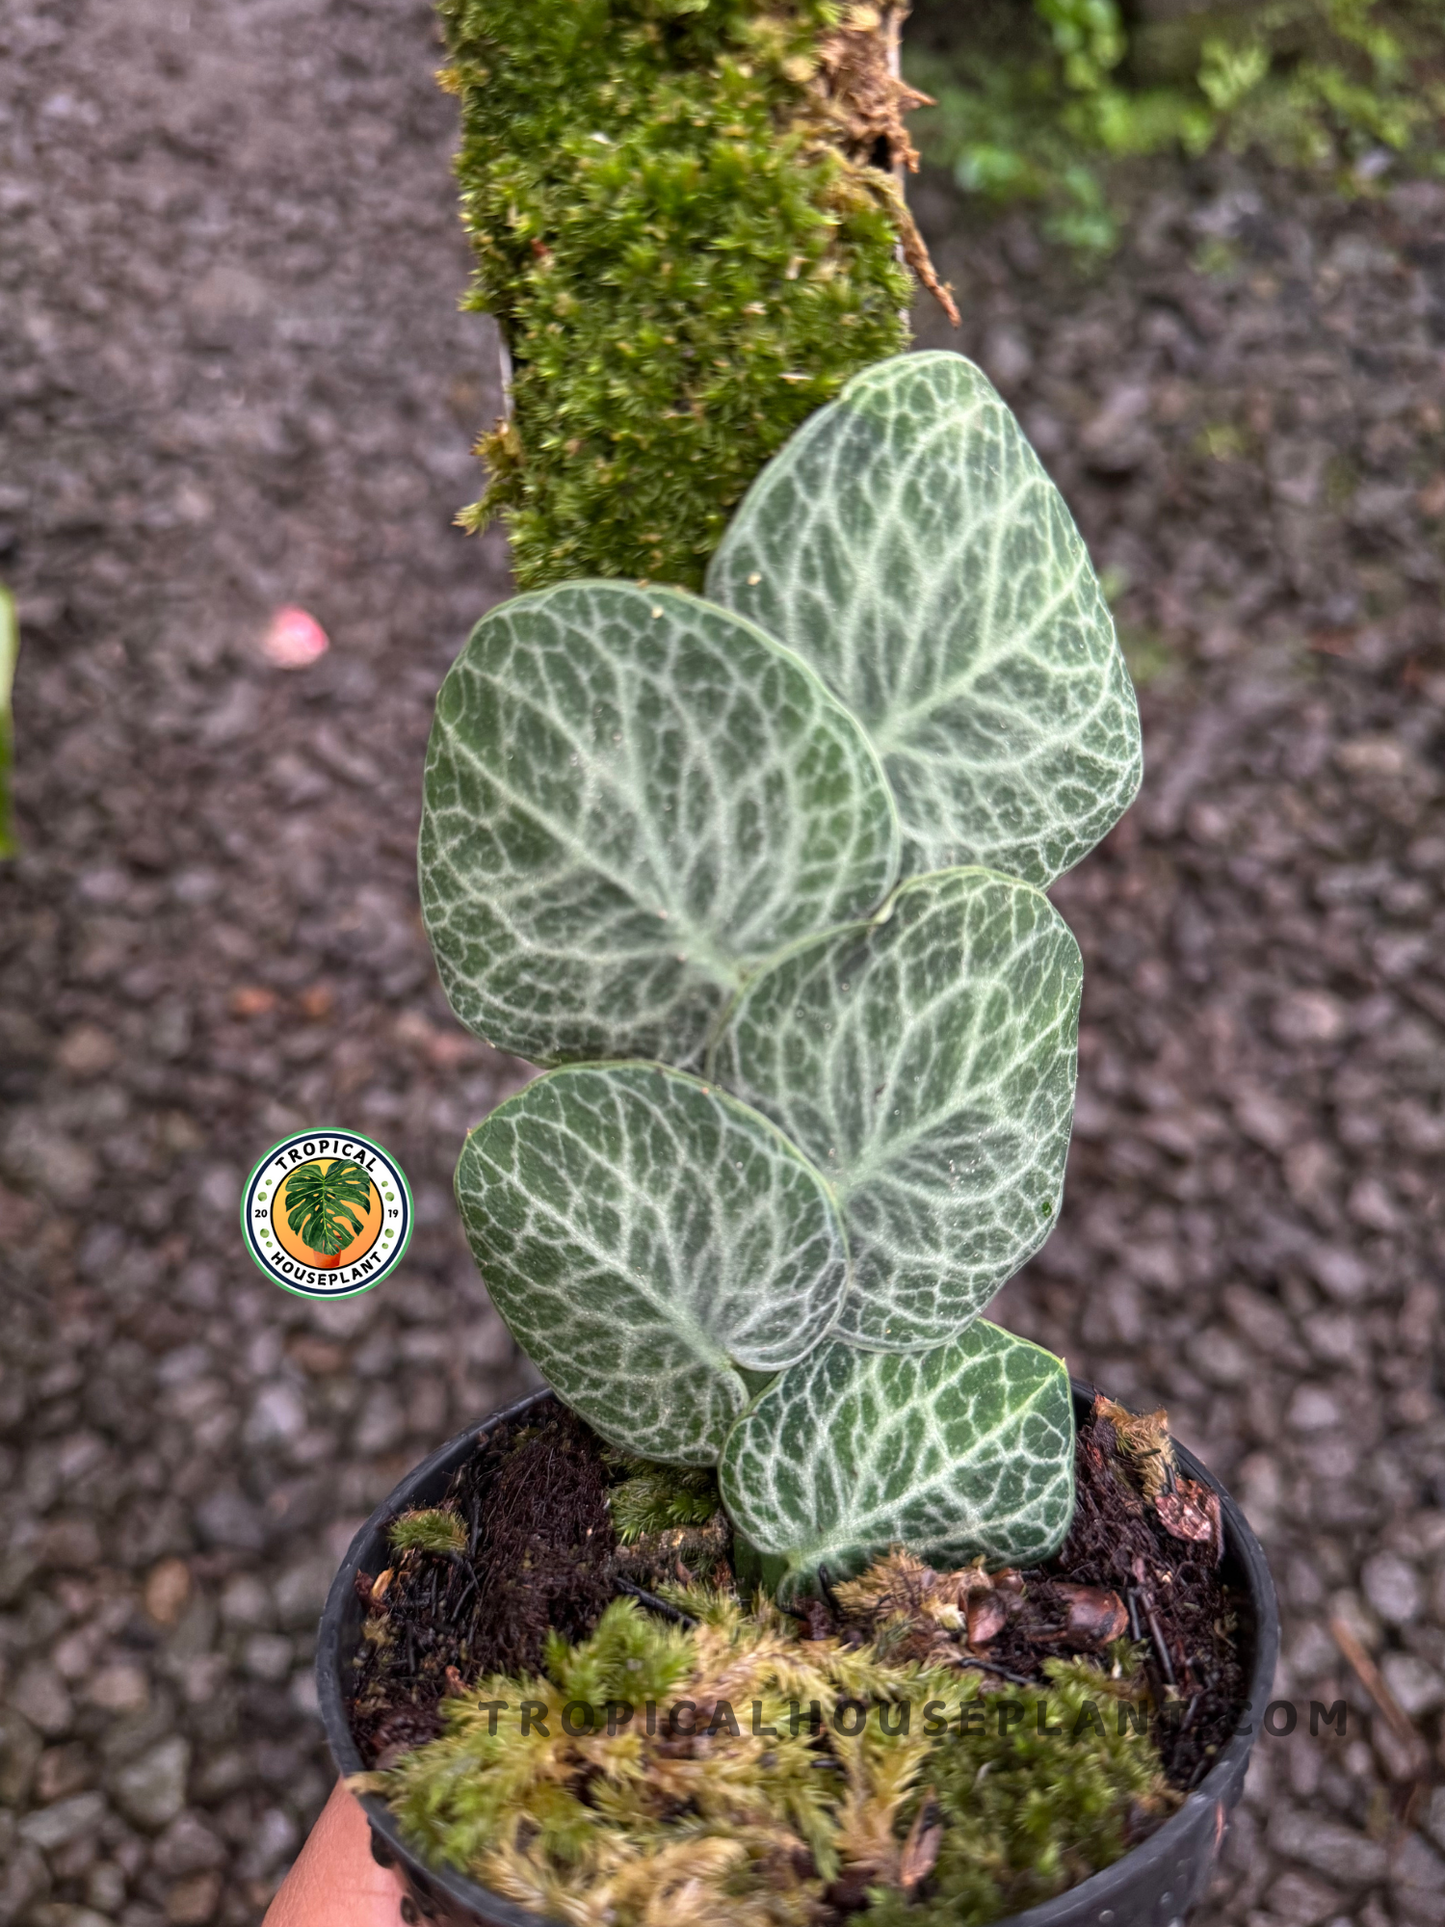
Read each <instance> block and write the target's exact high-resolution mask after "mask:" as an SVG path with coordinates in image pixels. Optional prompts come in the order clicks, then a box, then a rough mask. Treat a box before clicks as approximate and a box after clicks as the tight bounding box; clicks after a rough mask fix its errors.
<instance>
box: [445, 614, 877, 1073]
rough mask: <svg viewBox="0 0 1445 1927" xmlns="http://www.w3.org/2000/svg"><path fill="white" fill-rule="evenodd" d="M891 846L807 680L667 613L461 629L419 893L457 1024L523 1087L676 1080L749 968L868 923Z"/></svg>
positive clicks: (864, 761)
mask: <svg viewBox="0 0 1445 1927" xmlns="http://www.w3.org/2000/svg"><path fill="white" fill-rule="evenodd" d="M897 865H898V826H897V819H896V814H895V811H894V808H893V804H892V800H891V797H890V795H889V791H888V785H887V783H886V781H885V780H884V777H883V773H882V770H881V768H880V765H879V763H878V759H877V756H876V755H875V753H874V751H873V750H872V748H871V747H870V745H869V743H868V741H867V738H866V736H865V735H864V733H863V731H862V729H861V728H860V727H859V725H858V723H857V722H856V721H855V720H854V718H853V717H851V716H850V715H849V714H848V713H847V711H846V710H845V709H844V708H843V707H842V705H841V704H840V703H839V702H838V701H837V699H836V698H835V697H833V696H831V695H830V694H829V693H828V691H827V690H826V689H825V688H824V687H823V684H822V683H821V682H820V681H819V679H818V677H817V676H816V675H815V674H814V673H813V671H812V670H811V669H809V668H808V667H807V666H806V665H805V664H803V663H801V662H800V661H798V659H797V658H796V657H795V656H794V655H793V654H792V653H791V652H790V651H788V650H786V649H783V648H781V647H780V646H779V645H778V644H776V643H775V642H773V641H772V640H771V638H769V637H767V636H765V635H763V634H762V633H761V632H760V631H759V630H757V629H755V628H754V627H753V626H752V625H751V624H750V623H748V622H745V621H743V620H741V619H740V618H739V617H737V616H735V615H733V614H731V613H729V612H728V611H727V610H725V609H718V608H716V607H714V606H713V605H712V604H710V603H706V602H703V601H702V600H701V599H700V598H698V597H697V596H692V595H687V594H684V593H683V592H682V591H681V590H676V589H640V588H637V587H635V586H634V585H632V584H629V583H623V582H582V583H568V584H564V585H563V586H562V587H560V588H556V589H548V590H545V591H543V592H542V593H540V594H537V595H525V596H518V597H516V598H515V599H514V600H513V601H511V602H506V603H503V604H502V605H501V607H500V608H497V609H494V610H492V611H491V613H490V614H488V615H486V616H484V617H483V619H482V620H481V622H479V623H478V624H477V627H476V628H475V629H474V630H473V632H472V636H471V639H470V640H469V642H468V643H467V646H466V648H465V649H464V650H463V651H462V654H461V655H460V657H459V658H458V659H457V661H456V662H455V663H454V664H453V666H452V669H451V670H450V672H449V673H448V675H447V677H446V680H445V682H444V683H443V684H442V688H441V693H440V695H439V696H438V698H437V707H436V721H435V723H434V725H433V728H432V734H431V742H430V745H429V748H428V752H427V767H426V785H425V795H424V802H423V812H422V829H421V848H420V872H421V898H422V911H423V915H424V918H425V921H426V927H427V934H428V935H429V937H430V938H431V944H432V949H433V951H434V952H435V955H436V960H437V966H438V969H439V971H440V973H441V978H442V983H443V985H444V986H445V989H446V992H447V995H448V997H449V998H450V999H451V1003H452V1007H453V1009H454V1010H455V1011H456V1013H457V1015H458V1016H459V1017H460V1018H461V1020H462V1022H463V1023H465V1024H467V1025H469V1026H470V1027H471V1029H473V1030H475V1031H477V1032H478V1033H479V1034H480V1035H481V1036H483V1037H485V1038H486V1039H487V1040H488V1041H489V1042H491V1043H493V1044H496V1045H498V1046H499V1047H501V1048H502V1049H505V1050H510V1051H515V1052H517V1053H518V1054H519V1055H520V1056H523V1057H529V1058H532V1059H533V1060H534V1061H536V1062H540V1063H555V1062H563V1061H567V1060H569V1059H577V1058H588V1057H614V1056H616V1057H655V1058H662V1059H664V1060H666V1061H668V1062H671V1063H679V1064H681V1063H687V1062H688V1061H689V1060H691V1059H692V1058H693V1057H694V1056H695V1054H696V1053H697V1051H698V1050H699V1049H700V1047H701V1045H702V1043H703V1041H704V1040H705V1038H706V1035H707V1032H708V1030H709V1028H710V1027H711V1025H712V1024H713V1023H714V1022H715V1020H716V1018H717V1016H718V1014H719V1013H720V1011H721V1009H722V1007H723V1005H724V1004H725V1003H726V1001H727V999H728V997H729V996H730V995H731V993H732V992H733V991H734V990H735V989H736V988H737V986H738V985H739V983H740V982H741V981H742V978H743V976H744V974H745V972H746V970H747V969H748V967H749V966H751V965H754V964H756V963H757V962H758V961H759V960H760V959H761V958H763V957H765V956H767V955H768V954H769V953H770V952H772V951H774V950H776V949H777V948H778V947H779V946H780V945H783V944H786V943H789V942H791V941H792V940H794V939H795V938H797V937H800V936H802V935H805V934H806V933H807V932H809V931H812V930H818V929H823V928H826V927H827V925H828V924H830V923H837V922H840V921H843V920H845V919H847V918H849V917H854V916H860V915H863V914H864V913H866V912H867V911H868V910H871V909H872V908H873V907H874V906H875V905H876V904H877V903H878V902H879V901H881V899H882V897H883V896H884V895H885V893H886V892H887V890H888V889H889V887H890V885H891V884H892V882H893V880H894V878H895V876H896V874H897Z"/></svg>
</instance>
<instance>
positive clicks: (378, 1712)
mask: <svg viewBox="0 0 1445 1927" xmlns="http://www.w3.org/2000/svg"><path fill="white" fill-rule="evenodd" d="M1075 1466H1076V1477H1077V1490H1078V1498H1077V1504H1076V1508H1075V1514H1074V1522H1073V1525H1072V1527H1071V1529H1070V1533H1069V1537H1068V1539H1067V1540H1066V1542H1065V1544H1064V1546H1063V1548H1062V1550H1061V1551H1060V1552H1059V1553H1058V1554H1057V1556H1056V1557H1055V1558H1053V1559H1051V1560H1050V1561H1048V1562H1047V1564H1045V1565H1043V1566H1040V1567H1034V1568H1031V1569H1029V1570H1026V1571H1025V1572H1023V1573H1022V1574H1021V1575H1020V1578H1021V1581H1022V1584H1021V1586H1020V1587H1019V1588H1018V1589H1017V1591H1016V1592H1015V1593H1013V1594H1011V1595H1010V1596H1009V1600H1008V1610H1007V1616H1006V1617H1004V1618H1003V1620H1002V1623H1001V1624H1000V1625H999V1626H998V1627H997V1630H995V1631H994V1632H993V1636H992V1637H991V1638H988V1639H987V1641H986V1643H984V1641H982V1640H980V1639H977V1638H976V1639H975V1640H974V1646H975V1650H974V1651H973V1652H971V1653H970V1654H969V1655H967V1656H966V1657H965V1658H964V1659H963V1661H962V1663H963V1664H964V1665H966V1666H970V1667H974V1668H977V1669H978V1670H980V1671H982V1672H983V1673H985V1674H986V1675H988V1676H989V1677H990V1678H991V1679H993V1680H995V1681H997V1683H998V1686H999V1689H1000V1690H1001V1691H1007V1690H1008V1687H1009V1686H1010V1685H1011V1684H1012V1685H1020V1686H1022V1685H1030V1686H1037V1685H1042V1684H1045V1683H1046V1678H1047V1676H1046V1674H1045V1672H1044V1667H1045V1664H1046V1663H1047V1661H1049V1660H1051V1659H1070V1658H1075V1657H1079V1656H1091V1657H1097V1656H1098V1655H1099V1654H1100V1652H1101V1650H1102V1649H1103V1648H1104V1647H1105V1646H1107V1644H1108V1643H1109V1641H1110V1640H1112V1639H1114V1638H1117V1637H1119V1636H1120V1635H1121V1633H1122V1632H1127V1633H1128V1634H1129V1635H1130V1637H1131V1638H1133V1639H1134V1640H1135V1641H1136V1642H1137V1643H1138V1650H1139V1651H1140V1654H1141V1657H1142V1664H1143V1668H1144V1671H1145V1674H1146V1675H1147V1678H1148V1682H1149V1687H1150V1691H1151V1694H1152V1697H1153V1701H1154V1704H1155V1706H1156V1708H1158V1709H1160V1717H1159V1718H1158V1720H1157V1721H1156V1722H1155V1725H1154V1731H1155V1734H1156V1737H1157V1740H1158V1744H1159V1749H1160V1755H1161V1759H1162V1762H1163V1766H1164V1771H1165V1774H1166V1776H1167V1777H1168V1779H1169V1781H1170V1783H1171V1785H1173V1786H1175V1787H1177V1788H1180V1789H1182V1790H1188V1789H1190V1788H1192V1787H1194V1786H1196V1785H1197V1784H1198V1783H1199V1781H1200V1780H1201V1779H1202V1778H1203V1777H1204V1774H1205V1773H1206V1772H1207V1771H1208V1769H1209V1767H1210V1765H1211V1764H1212V1762H1213V1760H1214V1759H1215V1757H1216V1756H1217V1754H1218V1752H1219V1750H1220V1748H1221V1747H1222V1746H1223V1744H1224V1742H1225V1741H1226V1740H1227V1739H1228V1737H1229V1735H1230V1733H1231V1732H1232V1730H1233V1727H1234V1724H1235V1721H1236V1719H1237V1717H1238V1713H1239V1709H1240V1707H1241V1705H1242V1704H1243V1700H1244V1687H1245V1680H1244V1669H1243V1665H1242V1663H1241V1659H1240V1655H1239V1651H1238V1646H1237V1639H1236V1632H1237V1622H1238V1606H1239V1603H1240V1602H1239V1601H1238V1600H1237V1599H1236V1598H1235V1597H1234V1596H1233V1595H1232V1593H1231V1590H1230V1588H1229V1586H1228V1585H1227V1583H1226V1582H1225V1581H1224V1579H1223V1576H1222V1574H1221V1572H1220V1569H1219V1566H1218V1563H1217V1552H1218V1546H1219V1539H1218V1533H1217V1513H1216V1515H1215V1519H1216V1531H1215V1533H1214V1535H1213V1536H1212V1537H1188V1538H1184V1537H1180V1536H1177V1535H1176V1534H1175V1533H1172V1532H1170V1531H1168V1530H1166V1528H1165V1526H1164V1524H1163V1523H1162V1522H1161V1519H1160V1514H1159V1509H1158V1506H1157V1505H1156V1504H1155V1503H1153V1502H1151V1501H1150V1499H1148V1498H1147V1497H1146V1495H1145V1490H1144V1487H1143V1485H1142V1484H1141V1481H1140V1475H1139V1470H1138V1461H1137V1459H1136V1458H1131V1457H1130V1456H1129V1455H1128V1454H1126V1453H1125V1452H1124V1451H1122V1450H1121V1449H1120V1441H1119V1439H1118V1437H1117V1434H1116V1430H1115V1427H1114V1425H1113V1423H1112V1422H1111V1420H1110V1419H1109V1417H1108V1416H1106V1415H1105V1414H1104V1412H1103V1411H1102V1410H1101V1408H1100V1407H1099V1406H1096V1408H1095V1411H1094V1413H1093V1414H1092V1415H1091V1416H1090V1418H1089V1419H1087V1420H1086V1421H1085V1423H1084V1424H1083V1425H1081V1427H1080V1428H1079V1437H1078V1444H1077V1450H1076V1460H1075ZM622 1476H624V1475H623V1474H622V1473H621V1472H620V1471H618V1470H615V1469H614V1468H613V1467H612V1466H611V1465H610V1464H609V1462H608V1459H607V1458H606V1457H605V1456H604V1447H603V1446H602V1445H601V1443H600V1441H599V1440H598V1439H597V1437H596V1435H595V1434H594V1433H593V1432H592V1431H591V1430H590V1429H589V1428H588V1427H587V1426H586V1425H585V1424H584V1423H583V1422H582V1421H581V1420H580V1419H579V1418H578V1417H577V1416H576V1415H575V1414H574V1413H573V1412H571V1411H569V1410H568V1409H567V1408H566V1407H565V1406H563V1405H561V1404H560V1403H551V1404H548V1405H543V1406H542V1407H540V1408H539V1409H537V1410H536V1411H535V1412H534V1413H529V1414H528V1415H527V1416H526V1417H525V1418H522V1419H517V1420H513V1421H511V1422H509V1423H506V1424H504V1425H502V1426H499V1427H497V1428H496V1429H495V1430H494V1431H493V1432H491V1433H490V1434H488V1435H487V1437H486V1438H485V1439H483V1440H482V1441H481V1443H480V1448H479V1450H478V1452H477V1453H476V1455H475V1456H474V1457H473V1458H472V1459H471V1460H469V1461H468V1462H467V1464H465V1465H464V1466H462V1467H461V1468H460V1470H459V1471H458V1472H457V1473H456V1475H455V1477H454V1479H453V1481H452V1485H451V1487H450V1489H449V1491H448V1494H447V1498H446V1504H447V1505H448V1506H450V1507H451V1508H452V1509H453V1510H454V1511H455V1512H456V1513H457V1515H458V1516H459V1517H460V1518H461V1519H462V1521H463V1522H464V1523H465V1526H466V1530H467V1549H466V1551H465V1553H462V1552H457V1553H449V1554H440V1553H423V1552H416V1551H413V1552H408V1553H406V1554H404V1555H402V1556H401V1557H400V1558H399V1559H398V1560H397V1562H396V1564H395V1566H394V1567H392V1568H391V1569H390V1570H389V1572H386V1573H381V1574H375V1575H373V1574H366V1573H361V1574H358V1575H357V1587H358V1590H359V1591H360V1592H361V1593H362V1594H363V1596H364V1597H366V1598H367V1599H368V1601H369V1602H370V1603H371V1606H372V1620H373V1624H374V1625H376V1630H377V1631H378V1632H381V1633H383V1634H384V1636H383V1637H379V1638H369V1639H368V1640H367V1641H366V1643H365V1645H364V1648H363V1653H362V1657H361V1661H360V1665H359V1670H358V1673H357V1676H356V1686H355V1690H354V1693H353V1696H352V1700H351V1708H350V1710H351V1723H352V1731H353V1734H354V1736H355V1738H356V1742H357V1745H358V1747H359V1749H360V1751H361V1754H362V1757H363V1759H364V1760H365V1762H366V1764H367V1765H368V1766H377V1765H382V1766H384V1765H389V1764H390V1763H391V1762H392V1761H394V1760H395V1759H397V1758H399V1757H400V1755H401V1754H403V1753H405V1752H407V1751H409V1750H410V1749H412V1748H414V1747H416V1746H419V1745H421V1744H422V1743H423V1742H424V1741H426V1740H428V1739H431V1738H433V1737H434V1736H435V1735H436V1734H437V1733H439V1732H440V1730H441V1724H442V1723H441V1715H440V1702H441V1701H442V1699H443V1698H444V1697H445V1696H446V1694H447V1693H448V1692H449V1691H456V1690H458V1689H460V1688H462V1687H465V1686H469V1685H470V1684H471V1683H472V1682H473V1681H474V1680H476V1679H477V1678H479V1677H481V1676H482V1675H484V1674H489V1673H510V1674H519V1673H527V1672H535V1671H536V1670H538V1669H539V1668H540V1666H541V1663H542V1658H543V1649H544V1643H545V1639H546V1635H547V1632H548V1630H549V1629H554V1630H555V1631H557V1632H559V1633H561V1634H562V1635H563V1636H564V1637H565V1638H567V1639H568V1640H571V1641H575V1640H579V1639H584V1638H586V1637H587V1635H588V1634H589V1633H591V1632H592V1630H593V1629H594V1627H595V1626H596V1624H597V1621H598V1619H599V1618H600V1617H601V1615H602V1613H603V1611H604V1609H605V1608H606V1607H607V1605H608V1604H609V1603H610V1602H611V1601H612V1600H613V1599H615V1598H618V1597H619V1596H622V1595H624V1594H630V1595H632V1596H633V1597H641V1598H642V1599H643V1601H644V1603H647V1602H648V1601H649V1599H650V1597H651V1594H650V1587H649V1584H648V1582H649V1581H651V1582H653V1583H656V1582H657V1581H659V1580H660V1579H663V1578H667V1577H672V1578H681V1579H683V1580H684V1581H686V1580H688V1579H689V1578H692V1577H698V1578H708V1579H710V1580H713V1581H714V1582H716V1581H717V1580H720V1579H724V1578H726V1577H728V1576H729V1574H730V1565H729V1564H728V1561H727V1549H728V1541H727V1539H726V1537H725V1536H722V1535H720V1533H719V1532H718V1531H717V1530H712V1531H708V1530H703V1531H700V1532H684V1531H681V1530H679V1531H678V1532H676V1533H674V1534H670V1535H666V1536H665V1539H663V1540H662V1541H661V1543H659V1540H657V1539H654V1540H652V1541H649V1542H647V1543H645V1544H644V1545H643V1546H642V1547H640V1548H631V1547H621V1546H619V1544H618V1542H617V1536H616V1533H615V1531H614V1529H613V1524H612V1517H611V1513H610V1510H609V1507H608V1502H607V1489H608V1486H609V1485H610V1484H613V1483H615V1482H616V1481H617V1480H618V1479H619V1478H620V1477H622ZM1167 1487H1168V1494H1169V1495H1172V1499H1173V1510H1172V1512H1171V1513H1170V1516H1171V1518H1172V1519H1174V1520H1175V1521H1176V1522H1177V1521H1178V1517H1179V1508H1180V1505H1181V1504H1182V1503H1183V1501H1184V1500H1185V1499H1188V1498H1190V1497H1197V1496H1200V1495H1199V1494H1198V1490H1197V1488H1190V1487H1189V1486H1188V1483H1187V1482H1183V1483H1182V1484H1180V1485H1179V1486H1178V1487H1176V1486H1175V1484H1174V1481H1173V1480H1172V1478H1169V1479H1168V1480H1167ZM1165 1510H1166V1511H1168V1510H1170V1497H1169V1496H1168V1495H1167V1496H1166V1500H1165ZM1185 1523H1186V1524H1191V1525H1192V1527H1193V1529H1194V1530H1196V1531H1200V1532H1202V1531H1204V1525H1203V1523H1202V1522H1201V1521H1200V1519H1199V1518H1198V1517H1197V1516H1196V1517H1194V1518H1193V1519H1192V1520H1190V1519H1189V1518H1188V1517H1187V1516H1186V1519H1185ZM700 1549H701V1552H702V1560H701V1561H700V1558H699V1550H700ZM689 1559H690V1560H691V1561H692V1563H691V1564H688V1563H686V1561H687V1560H689ZM703 1562H705V1563H703ZM827 1592H828V1595H829V1596H828V1597H827V1598H826V1599H810V1600H805V1601H803V1602H801V1603H800V1605H799V1608H798V1619H799V1631H800V1635H801V1636H802V1637H803V1638H805V1639H808V1638H827V1637H830V1636H834V1635H837V1636H841V1637H843V1638H844V1639H849V1638H852V1639H856V1640H861V1639H862V1638H863V1636H864V1635H863V1633H862V1632H861V1631H860V1630H859V1628H858V1627H857V1626H855V1625H852V1624H850V1622H849V1620H848V1618H847V1616H846V1615H844V1614H843V1613H842V1612H841V1611H840V1610H839V1608H838V1605H837V1601H836V1598H835V1597H834V1596H833V1594H832V1589H831V1587H828V1588H827ZM656 1604H657V1605H658V1606H660V1605H661V1602H660V1601H658V1602H656ZM378 1620H380V1621H381V1622H384V1623H382V1624H377V1621H378ZM970 1623H971V1624H972V1622H970Z"/></svg>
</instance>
